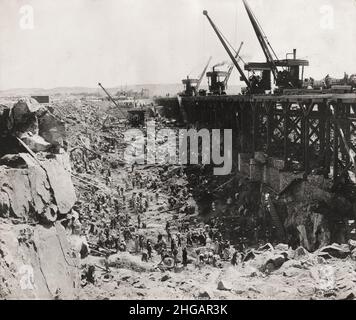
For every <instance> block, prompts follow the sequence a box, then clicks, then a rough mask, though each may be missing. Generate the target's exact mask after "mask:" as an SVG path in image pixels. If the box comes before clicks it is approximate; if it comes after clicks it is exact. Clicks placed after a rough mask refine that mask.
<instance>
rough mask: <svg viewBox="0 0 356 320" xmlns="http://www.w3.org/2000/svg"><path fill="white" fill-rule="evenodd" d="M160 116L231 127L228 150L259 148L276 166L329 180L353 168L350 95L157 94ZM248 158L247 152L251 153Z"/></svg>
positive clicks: (355, 107) (355, 126)
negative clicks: (278, 164) (166, 95)
mask: <svg viewBox="0 0 356 320" xmlns="http://www.w3.org/2000/svg"><path fill="white" fill-rule="evenodd" d="M156 102H157V103H158V104H160V105H163V106H165V109H166V110H165V112H164V113H165V114H166V115H167V116H171V117H173V118H176V119H181V120H183V121H184V122H185V123H186V124H188V125H192V126H194V127H196V128H221V129H232V130H233V151H234V152H238V153H239V154H250V155H251V156H252V155H254V154H255V152H264V153H265V154H266V155H267V156H268V157H273V158H277V159H280V160H283V161H282V168H281V169H282V170H283V171H291V172H295V171H298V172H303V173H304V175H308V174H310V173H311V172H312V171H313V170H317V172H318V174H322V175H324V177H325V178H328V177H329V175H330V174H332V178H333V179H334V182H337V181H338V178H339V177H343V176H345V174H347V173H348V170H352V169H354V170H355V163H354V161H355V158H354V157H355V152H356V94H355V93H350V94H334V93H330V94H303V95H280V96H276V95H225V96H195V97H178V99H177V98H161V99H157V101H156ZM252 157H253V156H252Z"/></svg>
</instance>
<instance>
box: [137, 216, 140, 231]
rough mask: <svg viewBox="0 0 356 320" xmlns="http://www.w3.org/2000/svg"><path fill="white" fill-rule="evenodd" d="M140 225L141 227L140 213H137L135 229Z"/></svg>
mask: <svg viewBox="0 0 356 320" xmlns="http://www.w3.org/2000/svg"><path fill="white" fill-rule="evenodd" d="M140 227H141V215H140V214H138V215H137V229H140Z"/></svg>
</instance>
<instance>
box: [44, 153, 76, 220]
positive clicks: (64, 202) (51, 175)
mask: <svg viewBox="0 0 356 320" xmlns="http://www.w3.org/2000/svg"><path fill="white" fill-rule="evenodd" d="M60 158H61V156H60V155H56V158H54V159H49V160H47V161H46V162H44V163H43V167H44V168H45V169H46V172H47V177H48V180H49V183H50V186H51V189H52V191H53V197H54V200H55V202H56V205H57V207H58V211H59V212H60V213H61V214H67V213H68V212H69V211H70V210H71V209H72V207H73V206H74V203H75V202H76V200H77V198H76V195H75V190H74V186H73V183H72V178H71V174H70V172H68V171H67V170H65V168H64V166H63V165H62V163H61V159H60Z"/></svg>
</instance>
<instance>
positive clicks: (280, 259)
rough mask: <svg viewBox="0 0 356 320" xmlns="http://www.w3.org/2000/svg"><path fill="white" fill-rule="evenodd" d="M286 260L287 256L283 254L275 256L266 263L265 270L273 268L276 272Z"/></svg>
mask: <svg viewBox="0 0 356 320" xmlns="http://www.w3.org/2000/svg"><path fill="white" fill-rule="evenodd" d="M286 260H287V259H286V256H285V255H283V254H277V255H273V256H271V257H269V259H268V260H267V261H266V263H265V265H264V269H269V268H271V267H272V266H273V269H274V270H276V269H278V268H280V267H281V266H282V265H283V263H284V262H285V261H286Z"/></svg>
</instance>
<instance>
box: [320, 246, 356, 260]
mask: <svg viewBox="0 0 356 320" xmlns="http://www.w3.org/2000/svg"><path fill="white" fill-rule="evenodd" d="M320 252H322V253H328V254H329V255H331V256H332V257H334V258H339V259H345V258H346V257H347V256H348V255H349V254H350V248H349V246H348V245H340V244H337V243H333V244H332V245H329V246H326V247H323V248H321V249H320Z"/></svg>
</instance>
